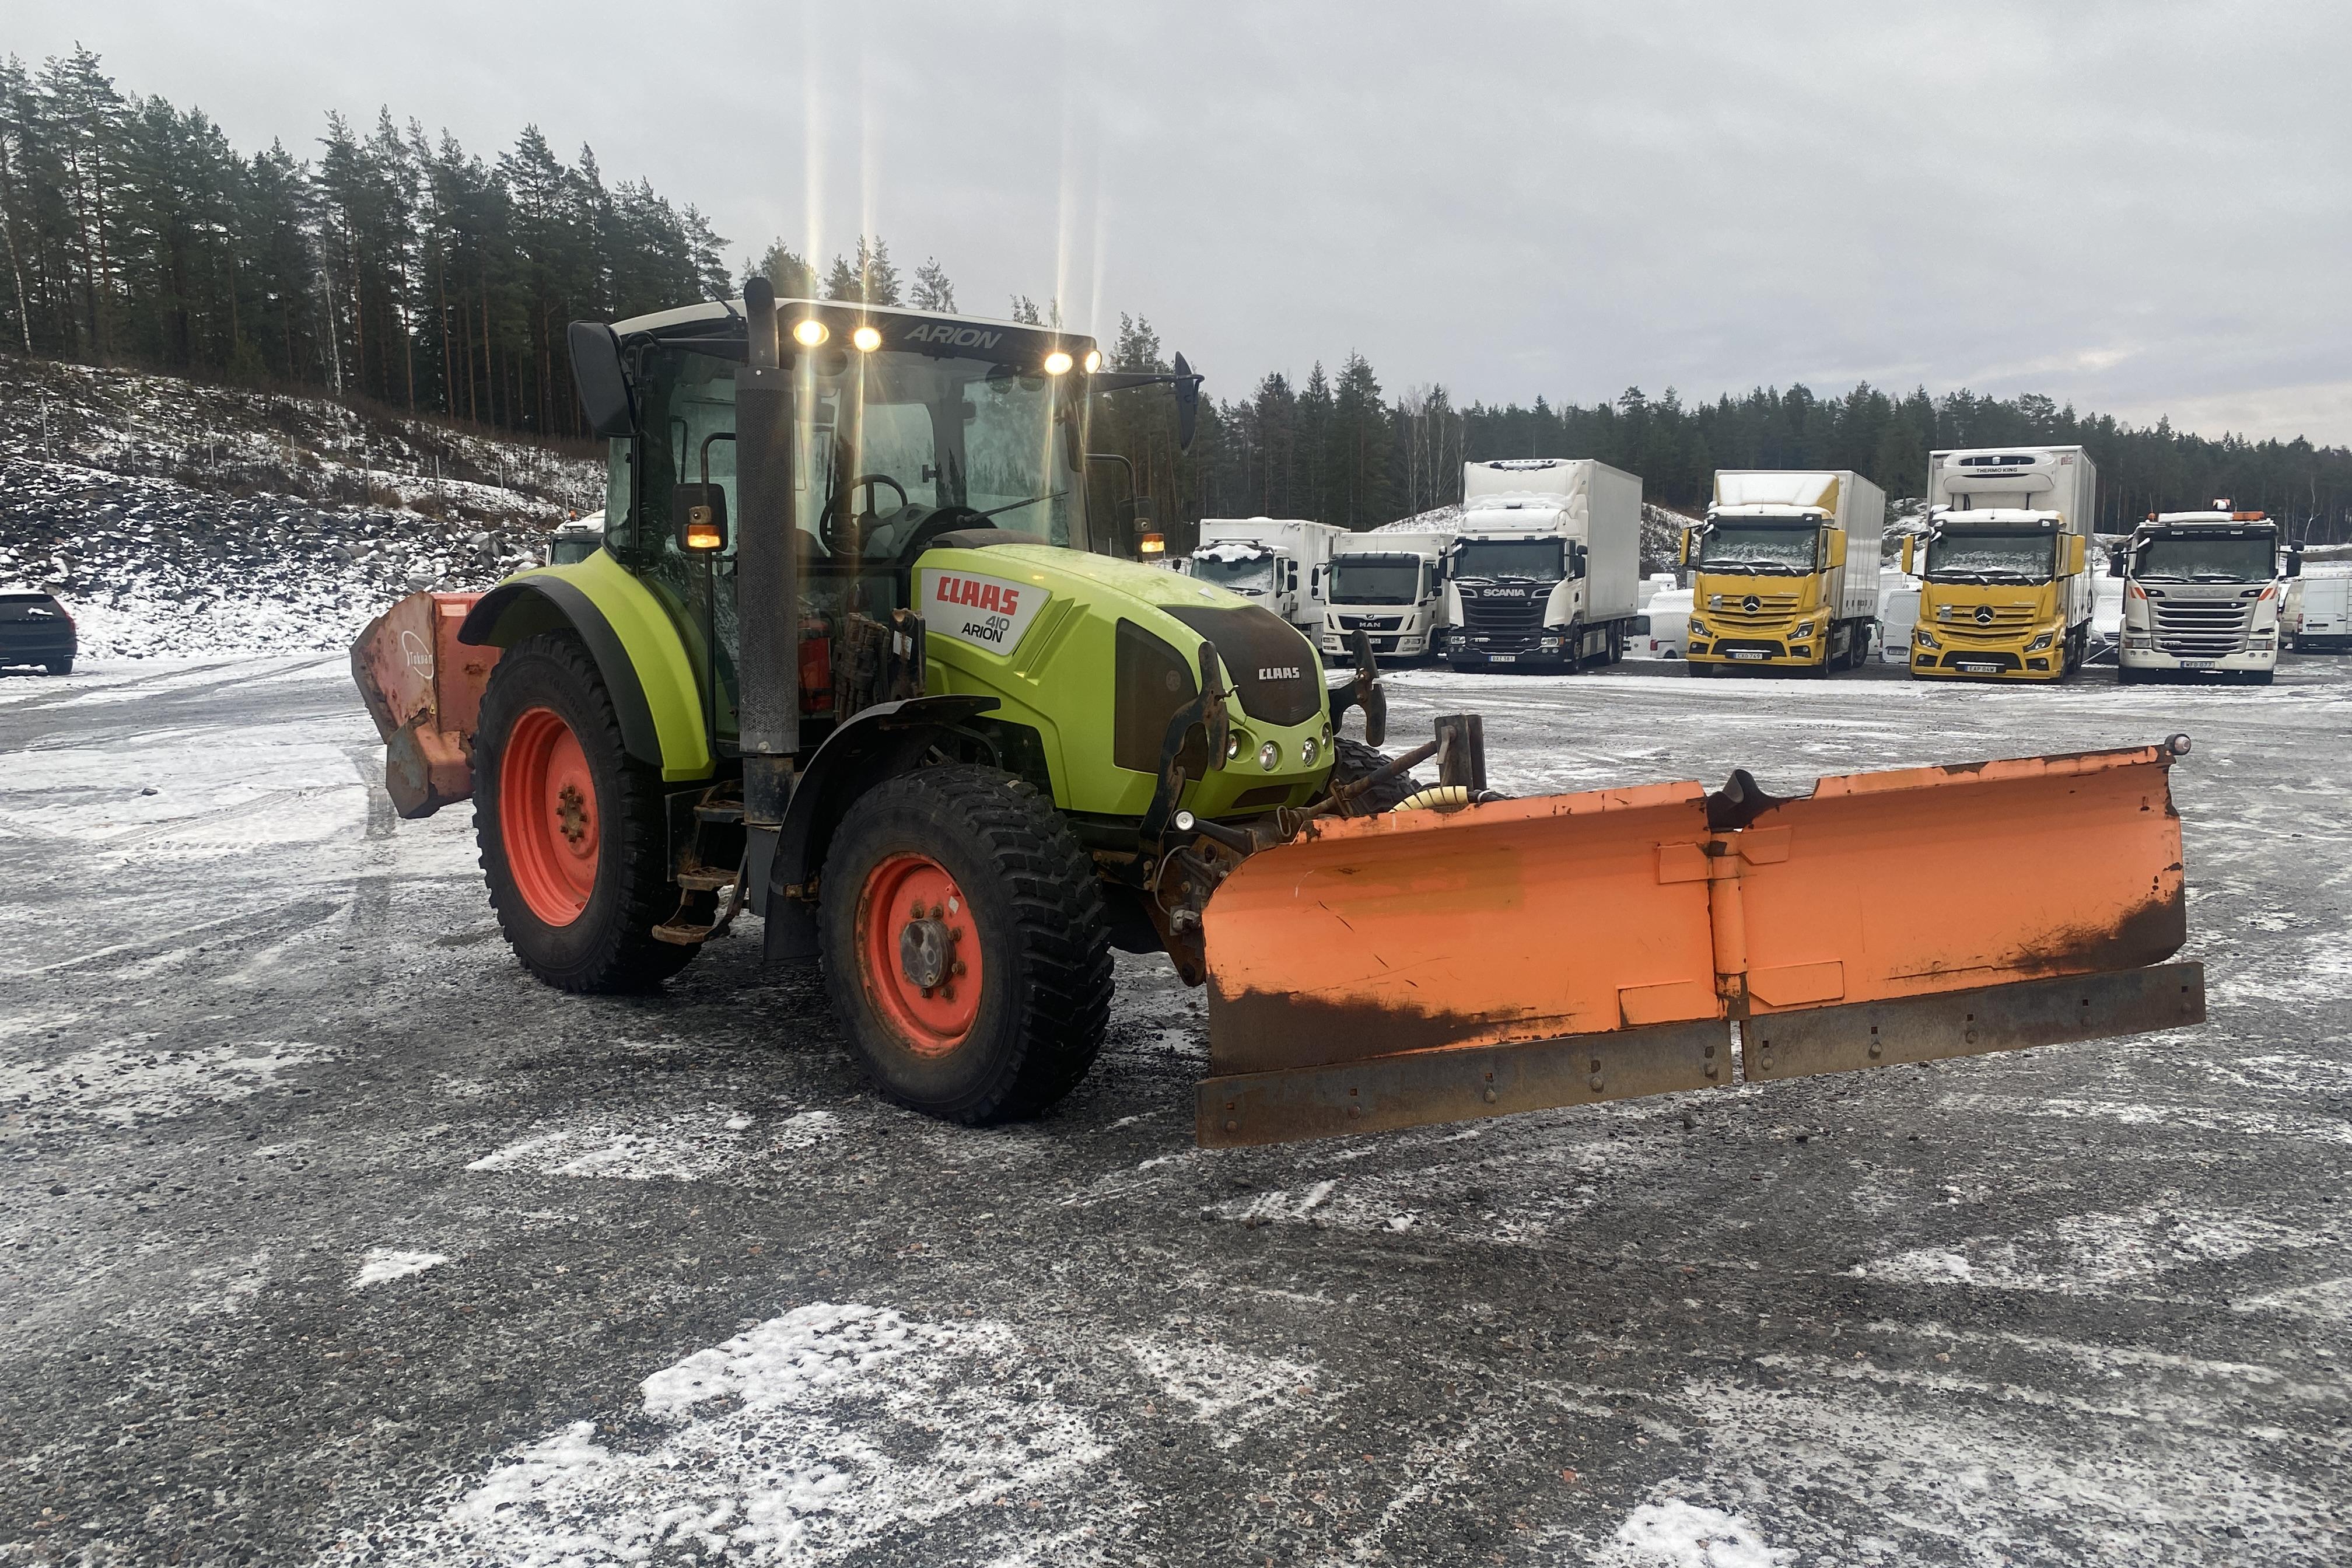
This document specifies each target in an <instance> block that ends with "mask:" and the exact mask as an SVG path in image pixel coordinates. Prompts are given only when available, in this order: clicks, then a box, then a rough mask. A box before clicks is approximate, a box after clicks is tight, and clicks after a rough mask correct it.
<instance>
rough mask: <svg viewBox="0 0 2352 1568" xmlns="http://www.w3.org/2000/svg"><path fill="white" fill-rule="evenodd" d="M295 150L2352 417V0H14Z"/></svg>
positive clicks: (1315, 319)
mask: <svg viewBox="0 0 2352 1568" xmlns="http://www.w3.org/2000/svg"><path fill="white" fill-rule="evenodd" d="M77 39H79V41H81V42H83V43H85V44H87V45H89V47H91V48H93V49H96V50H97V51H99V52H100V54H101V55H102V56H104V57H105V60H106V64H107V67H108V68H109V70H110V73H111V74H112V75H113V77H114V79H115V80H116V83H117V85H118V86H119V87H121V89H124V90H125V91H130V92H142V93H161V94H163V96H165V97H167V98H169V99H171V100H173V101H174V102H175V103H177V104H179V105H180V106H182V107H183V108H186V107H190V106H200V107H202V108H204V109H205V110H208V111H209V112H210V113H211V114H212V115H213V116H214V117H215V119H216V120H218V121H220V122H221V124H222V125H223V127H224V128H225V129H226V131H227V132H228V133H229V135H230V136H231V137H232V138H233V139H234V140H235V141H236V142H237V143H238V144H239V145H240V146H242V147H244V148H246V149H247V150H248V151H250V150H252V149H253V148H256V147H257V146H260V145H264V144H266V143H267V142H268V141H269V140H270V139H271V138H272V137H278V138H281V139H283V140H284V141H285V142H286V143H287V145H288V147H289V149H291V150H293V151H294V152H295V153H297V154H298V155H310V154H311V153H314V152H315V139H316V138H317V136H318V135H319V133H320V128H321V123H322V121H323V118H324V115H325V112H326V111H327V110H330V109H339V110H342V111H343V112H344V113H346V114H347V115H350V116H352V118H354V119H361V120H371V121H372V120H373V117H374V114H375V111H376V109H377V107H378V106H379V105H389V106H390V107H391V109H392V111H393V113H394V116H395V117H396V118H398V119H401V120H406V119H408V118H411V117H414V118H416V119H418V120H421V121H424V122H425V125H426V127H427V128H428V129H432V130H436V131H437V130H439V129H442V128H445V127H446V129H448V130H449V131H451V132H454V133H455V134H456V135H457V138H458V139H459V140H460V141H461V142H465V143H466V144H467V146H468V147H469V148H470V149H472V150H474V151H477V152H478V153H483V154H485V155H488V154H491V153H495V152H496V151H497V150H498V149H499V148H500V147H503V146H505V145H507V144H509V143H510V142H511V141H512V140H513V138H514V136H515V133H516V132H518V131H519V130H520V128H521V127H522V126H523V125H524V124H525V123H526V122H531V123H536V124H537V125H539V127H540V128H541V130H542V131H543V132H546V134H547V135H548V137H549V139H550V140H551V142H554V143H555V144H556V145H557V147H558V148H559V149H562V150H563V151H564V152H565V153H567V154H570V153H574V152H576V149H577V148H578V147H579V146H580V144H581V143H583V142H587V143H589V144H591V145H593V147H594V148H595V150H596V153H597V156H598V159H599V160H600V162H601V163H602V164H603V167H604V172H605V174H606V176H607V178H608V179H619V178H630V177H635V176H638V175H643V176H646V177H647V178H650V179H651V180H652V181H653V183H654V184H655V186H656V188H657V189H658V190H660V191H661V192H662V193H663V194H664V195H667V196H669V197H670V198H671V199H672V200H673V201H677V202H679V203H681V204H683V203H685V202H688V201H691V202H694V203H696V204H697V205H700V206H701V207H702V208H703V210H704V211H705V212H706V213H708V214H709V216H710V217H711V219H712V221H713V223H714V225H715V226H717V228H718V229H719V232H720V233H721V234H724V235H726V236H727V237H729V239H730V246H729V247H728V255H729V258H730V264H733V265H737V266H738V267H739V268H740V263H741V262H742V260H743V258H746V257H749V256H752V255H756V254H757V253H758V251H759V250H760V249H761V248H762V247H764V246H765V244H766V243H767V242H768V240H769V239H770V238H772V237H779V236H781V237H783V238H784V239H785V240H786V241H787V242H788V243H791V244H793V245H794V246H795V247H802V246H806V245H811V244H813V245H814V248H815V249H816V251H817V252H818V254H819V255H820V256H821V257H830V256H831V255H832V254H833V253H834V252H835V251H837V250H841V249H845V248H847V247H849V246H851V245H852V244H854V242H855V236H856V233H857V232H858V231H859V229H860V227H861V226H863V227H865V228H866V229H868V230H871V231H876V232H879V233H880V234H882V235H883V236H884V237H887V240H888V241H889V244H890V247H891V253H892V256H893V258H894V259H896V260H897V261H898V262H899V263H900V265H901V267H902V268H904V269H905V270H907V271H909V272H911V270H912V269H913V268H914V266H915V265H916V264H917V263H919V262H920V261H921V260H922V259H923V258H925V257H926V256H933V255H935V256H937V257H938V258H940V261H941V262H942V263H944V264H945V266H946V267H947V268H948V270H949V272H950V275H951V276H952V277H953V278H954V279H955V281H956V285H957V289H958V292H959V295H960V297H961V304H962V306H963V309H964V310H966V312H967V313H986V314H992V315H996V314H1003V312H1004V310H1005V308H1006V297H1007V295H1008V294H1010V293H1012V292H1013V291H1015V290H1018V291H1020V292H1023V293H1027V294H1031V295H1034V296H1036V297H1038V298H1040V299H1041V300H1042V299H1044V298H1045V297H1046V296H1048V295H1058V296H1059V298H1060V299H1061V300H1062V301H1063V305H1064V312H1065V315H1066V318H1067V319H1068V320H1069V321H1071V322H1072V323H1073V324H1074V325H1087V324H1089V323H1091V324H1092V325H1093V326H1094V327H1095V328H1096V330H1097V331H1100V332H1101V333H1102V334H1103V335H1104V336H1105V337H1108V336H1109V334H1110V332H1111V331H1114V330H1115V329H1116V326H1117V322H1118V312H1119V311H1120V310H1130V311H1140V312H1142V313H1143V314H1145V315H1148V316H1149V317H1150V319H1151V320H1152V321H1153V322H1154V324H1155V325H1157V326H1158V327H1159V328H1160V331H1161V333H1162V336H1163V337H1164V339H1165V340H1166V342H1167V343H1168V345H1169V346H1170V347H1171V348H1181V349H1182V350H1184V351H1185V352H1186V353H1189V354H1190V355H1191V356H1192V358H1193V359H1194V360H1195V361H1196V362H1198V363H1199V364H1200V365H1201V366H1202V368H1203V369H1204V370H1206V371H1207V372H1208V373H1209V374H1210V376H1211V384H1210V389H1211V391H1212V392H1213V393H1214V394H1215V395H1219V396H1223V397H1237V396H1242V395H1246V394H1247V392H1248V390H1249V389H1250V387H1251V386H1252V384H1254V383H1255V380H1256V378H1257V377H1258V376H1259V375H1260V374H1263V373H1264V372H1265V371H1268V370H1282V371H1286V372H1289V373H1291V374H1294V375H1298V376H1303V375H1304V374H1306V372H1307V367H1308V365H1309V364H1310V363H1312V362H1313V361H1315V360H1316V359H1318V358H1320V359H1322V360H1324V361H1325V362H1327V363H1329V362H1331V361H1335V360H1337V359H1338V358H1339V357H1340V356H1342V355H1344V354H1345V353H1347V352H1348V351H1349V349H1351V348H1352V349H1355V350H1356V351H1358V352H1360V353H1363V354H1364V355H1365V356H1366V357H1367V358H1368V359H1370V361H1371V363H1372V364H1373V366H1374V367H1375V369H1376V370H1377V371H1378V372H1379V373H1380V374H1381V380H1382V382H1383V384H1385V385H1386V386H1387V388H1388V389H1389V390H1390V391H1391V393H1395V392H1398V391H1402V390H1403V389H1405V388H1407V387H1410V386H1414V385H1419V384H1428V383H1432V382H1439V383H1443V384H1445V385H1446V386H1447V387H1448V388H1450V389H1451V390H1452V391H1453V393H1454V396H1455V398H1456V399H1457V401H1462V402H1467V401H1470V400H1472V399H1484V400H1486V401H1488V402H1503V401H1507V400H1511V399H1517V400H1520V401H1526V400H1528V399H1531V398H1533V397H1534V396H1535V395H1538V394H1539V393H1540V394H1543V395H1548V396H1549V397H1552V398H1553V399H1555V400H1562V399H1573V400H1577V401H1582V402H1591V401H1593V400H1596V399H1601V398H1607V397H1612V396H1614V395H1616V394H1617V393H1618V392H1619V391H1621V390H1622V389H1623V388H1624V387H1626V386H1628V385H1636V384H1638V385H1640V386H1641V387H1642V388H1643V389H1644V390H1645V391H1647V392H1648V393H1649V394H1651V395H1653V396H1655V395H1659V394H1661V393H1663V392H1664V390H1665V388H1666V387H1667V386H1668V385H1673V386H1675V387H1676V388H1678V389H1680V391H1681V392H1682V394H1683V395H1684V396H1685V399H1690V398H1693V397H1702V396H1703V397H1712V396H1714V395H1716V394H1717V393H1718V392H1722V391H1726V390H1729V391H1734V392H1737V391H1741V390H1744V389H1746V388H1747V387H1748V386H1750V385H1753V384H1759V383H1761V384H1778V385H1786V384H1789V383H1790V382H1795V381H1802V382H1804V383H1805V384H1808V385H1810V386H1811V387H1813V388H1814V389H1815V390H1816V391H1821V392H1834V391H1843V389H1844V388H1846V387H1847V386H1849V385H1851V384H1853V382H1854V381H1856V380H1858V379H1867V380H1869V381H1871V382H1873V383H1875V384H1880V385H1883V386H1886V387H1888V388H1890V389H1895V390H1907V389H1909V388H1910V387H1911V386H1913V385H1915V384H1925V385H1927V387H1928V388H1929V390H1931V391H1935V392H1942V391H1946V390H1949V389H1951V388H1953V387H1958V386H1967V387H1970V388H1973V389H1974V390H1976V391H1979V392H1984V393H1999V394H2004V395H2005V394H2012V393H2018V392H2027V391H2041V392H2047V393H2048V394H2050V395H2052V396H2053V397H2056V398H2059V399H2060V400H2061V401H2068V400H2071V401H2073V402H2074V403H2075V404H2077V405H2080V406H2083V407H2086V408H2097V409H2100V410H2105V411H2109V412H2113V413H2116V414H2117V415H2120V416H2126V417H2130V418H2133V419H2136V420H2142V421H2153V420H2154V419H2155V418H2156V417H2157V416H2158V415H2161V414H2169V415H2170V416H2171V417H2172V419H2173V421H2174V423H2175V424H2176V425H2179V426H2187V427H2190V428H2195V429H2200V430H2203V431H2206V432H2208V433H2210V434H2216V435H2218V434H2221V433H2222V432H2223V431H2226V430H2238V431H2243V432H2247V433H2251V434H2255V435H2281V436H2292V435H2295V434H2298V433H2301V434H2307V435H2309V436H2311V437H2314V438H2315V439H2316V440H2320V441H2322V442H2325V443H2329V444H2334V443H2343V442H2347V441H2352V289H2347V279H2346V273H2347V261H2352V222H2347V211H2352V177H2347V176H2352V92H2347V67H2352V5H2345V4H2342V3H2340V0H2339V3H2332V4H2284V3H2279V4H2236V5H2221V4H2200V5H2171V4H2163V3H2159V0H2131V3H2129V4H2122V5H2098V4H2085V3H2082V0H2071V3H2068V4H2064V5H2059V4H2040V5H1961V4H1945V5H1936V6H1902V5H1886V4H1885V3H1884V0H1871V3H1867V4H1850V5H1849V4H1837V3H1822V4H1806V5H1778V4H1770V3H1765V0H1724V3H1708V4H1686V5H1673V4H1657V3H1652V4H1648V5H1623V4H1613V5H1570V4H1528V5H1476V4H1465V3H1462V0H1454V3H1452V4H1447V5H1432V4H1413V5H1402V4H1397V5H1391V4H1376V3H1374V0H1356V3H1354V4H1349V5H1286V4H1266V3H1260V4H1255V5H1218V4H1209V3H1204V0H1194V3H1191V4H1185V5H1153V4H1139V3H1126V0H1121V3H1112V4H1105V3H1102V0H1071V3H1067V4H1050V5H1049V4H992V3H988V0H982V3H978V4H974V3H972V0H963V3H961V4H952V3H950V4H894V3H887V0H856V3H854V4H847V5H839V4H836V5H826V6H824V7H822V8H813V9H809V10H805V11H804V10H803V9H801V8H799V7H796V6H793V5H690V4H679V3H676V0H635V3H634V4H630V5H607V4H602V3H580V0H567V3H565V4H561V5H557V4H541V5H519V4H511V3H509V0H465V3H463V4H457V3H452V0H404V3H402V4H400V5H336V4H328V3H324V0H307V3H305V0H275V3H270V0H202V3H201V4H193V5H192V4H189V3H187V0H107V3H106V4H104V5H89V4H87V3H76V4H60V3H57V0H12V3H11V4H10V5H9V6H8V8H7V12H6V14H5V19H0V50H7V51H13V52H15V53H16V54H19V55H22V56H25V57H26V58H28V59H38V58H40V57H43V56H46V55H49V54H54V53H59V52H63V51H65V50H68V49H69V48H70V47H72V45H73V44H74V42H75V41H76V40H77Z"/></svg>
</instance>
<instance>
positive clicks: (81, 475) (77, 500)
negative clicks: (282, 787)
mask: <svg viewBox="0 0 2352 1568" xmlns="http://www.w3.org/2000/svg"><path fill="white" fill-rule="evenodd" d="M603 504H604V465H603V463H602V462H601V461H598V460H596V459H595V458H593V457H589V456H585V455H582V454H579V453H575V452H570V451H556V450H551V449H548V448H543V447H530V446H523V445H518V444H515V443H511V442H506V441H499V440H495V439H491V438H489V437H484V436H480V435H476V434H473V433H470V432H467V431H463V430H459V429H454V428H451V427H449V426H443V425H440V424H436V423H435V422H432V421H429V420H422V419H407V418H402V417H397V416H391V415H387V414H383V413H381V412H378V411H373V410H363V409H360V408H354V407H352V406H350V405H344V404H341V403H336V402H333V401H331V400H327V399H322V398H305V397H289V396H282V395H277V394H272V393H266V392H252V391H244V390H237V389H231V388H223V387H211V386H203V385H198V384H194V383H190V382H186V381H180V380H176V379H173V378H172V377H168V376H158V375H146V374H138V373H134V372H128V371H112V370H97V369H91V368H89V367H87V366H81V365H69V364H58V363H49V362H46V361H26V360H23V359H16V358H0V585H9V586H32V587H41V588H47V589H48V590H49V591H50V592H52V593H54V594H56V595H58V597H59V598H61V599H63V600H64V601H65V602H66V604H67V606H68V608H69V609H70V610H71V611H72V612H73V615H74V617H75V619H76V621H77V623H78V624H79V628H80V632H81V646H82V656H83V657H84V658H146V657H152V656H171V655H192V654H209V653H222V652H231V651H241V650H257V651H281V650H289V651H290V650H299V649H307V648H334V647H342V646H344V645H345V644H346V643H348V642H349V641H350V639H351V637H352V635H353V634H354V633H356V632H357V631H358V629H359V628H360V627H361V626H363V625H364V624H365V623H366V622H367V620H368V619H369V618H370V617H371V616H374V615H375V614H376V613H378V612H379V611H380V610H382V609H383V606H384V605H386V604H388V603H390V602H391V601H392V600H393V599H394V598H396V597H398V596H399V595H402V594H404V593H407V592H409V591H411V590H412V589H415V588H425V587H480V586H483V585H486V584H488V583H491V582H493V581H495V580H496V579H497V578H499V576H501V575H503V574H505V573H507V572H509V571H511V570H513V569H514V568H515V567H516V566H517V565H519V564H520V563H524V562H526V561H528V560H530V559H531V558H533V557H534V556H535V555H536V554H537V552H538V548H539V541H540V536H541V535H542V534H543V533H544V532H545V531H547V530H548V529H550V528H551V527H553V526H554V525H555V524H556V523H558V522H561V521H563V520H564V519H565V518H566V517H569V516H572V515H575V514H577V513H580V512H583V511H593V510H596V509H597V508H599V507H601V506H602V505H603Z"/></svg>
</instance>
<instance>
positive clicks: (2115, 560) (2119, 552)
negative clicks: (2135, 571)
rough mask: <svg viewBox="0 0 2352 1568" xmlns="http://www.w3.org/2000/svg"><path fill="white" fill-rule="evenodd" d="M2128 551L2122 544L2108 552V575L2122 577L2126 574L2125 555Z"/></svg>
mask: <svg viewBox="0 0 2352 1568" xmlns="http://www.w3.org/2000/svg"><path fill="white" fill-rule="evenodd" d="M2125 555H2126V551H2125V548H2124V547H2123V546H2122V545H2120V544H2119V545H2116V547H2115V548H2114V549H2113V550H2110V551H2108V552H2107V575H2108V576H2110V577H2120V576H2122V575H2123V574H2124V557H2125Z"/></svg>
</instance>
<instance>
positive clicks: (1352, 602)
mask: <svg viewBox="0 0 2352 1568" xmlns="http://www.w3.org/2000/svg"><path fill="white" fill-rule="evenodd" d="M1445 544H1446V539H1445V536H1444V535H1442V534H1436V533H1390V532H1387V531H1373V532H1370V533H1351V534H1349V535H1347V536H1345V537H1343V538H1341V539H1339V540H1338V541H1337V542H1334V544H1333V545H1332V548H1331V564H1330V567H1329V573H1328V577H1327V578H1326V580H1325V594H1326V597H1327V598H1328V605H1327V607H1326V608H1325V610H1324V612H1323V637H1322V644H1323V651H1324V652H1325V653H1327V654H1334V655H1336V654H1341V653H1344V652H1346V651H1347V649H1348V647H1349V641H1350V639H1351V638H1352V637H1354V636H1355V634H1356V632H1357V630H1358V629H1359V628H1360V629H1361V630H1362V631H1363V632H1364V633H1365V635H1366V636H1368V637H1370V638H1371V643H1372V652H1373V653H1374V654H1375V655H1377V656H1379V657H1381V658H1425V657H1428V656H1431V655H1434V654H1437V653H1439V652H1442V651H1443V636H1442V633H1443V629H1444V605H1445Z"/></svg>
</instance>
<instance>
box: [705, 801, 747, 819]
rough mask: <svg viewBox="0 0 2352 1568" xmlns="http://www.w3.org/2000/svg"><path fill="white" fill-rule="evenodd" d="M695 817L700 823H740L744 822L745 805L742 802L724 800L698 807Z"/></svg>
mask: <svg viewBox="0 0 2352 1568" xmlns="http://www.w3.org/2000/svg"><path fill="white" fill-rule="evenodd" d="M694 816H695V819H696V820H697V821H699V822H740V821H742V820H743V803H742V802H741V801H740V800H722V801H718V802H715V803H713V804H710V805H698V806H696V807H695V808H694Z"/></svg>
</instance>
